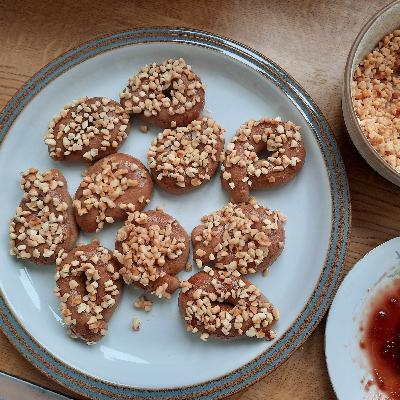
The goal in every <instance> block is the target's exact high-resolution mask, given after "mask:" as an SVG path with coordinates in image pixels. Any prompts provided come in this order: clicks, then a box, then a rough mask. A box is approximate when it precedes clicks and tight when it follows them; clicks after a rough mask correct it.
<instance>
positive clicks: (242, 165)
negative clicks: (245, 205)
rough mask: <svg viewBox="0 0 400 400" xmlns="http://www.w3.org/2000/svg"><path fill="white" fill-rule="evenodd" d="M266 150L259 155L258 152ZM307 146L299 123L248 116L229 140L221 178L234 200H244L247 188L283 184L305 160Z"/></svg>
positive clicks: (237, 201)
mask: <svg viewBox="0 0 400 400" xmlns="http://www.w3.org/2000/svg"><path fill="white" fill-rule="evenodd" d="M262 151H266V152H267V153H268V156H267V158H265V159H260V158H259V157H258V154H259V153H261V152H262ZM305 156H306V150H305V147H304V142H303V140H302V137H301V134H300V127H298V126H296V125H295V124H293V123H292V122H290V121H288V122H283V121H281V119H280V118H276V119H271V118H263V119H261V120H259V121H255V120H251V121H249V122H247V123H245V124H243V125H241V126H240V128H239V130H238V131H237V132H236V134H235V136H234V137H233V138H232V140H231V142H230V143H228V146H227V149H226V152H225V157H224V158H225V159H224V162H223V164H222V174H221V182H222V186H223V188H224V189H225V190H226V191H227V192H228V193H229V196H230V198H231V201H233V202H235V203H242V202H247V201H248V200H249V198H250V189H262V188H266V187H269V186H277V185H283V184H285V183H287V182H289V181H290V180H291V179H293V178H294V177H295V176H296V175H297V174H298V173H299V172H300V170H301V168H302V167H303V164H304V160H305Z"/></svg>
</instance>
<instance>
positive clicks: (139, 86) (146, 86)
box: [120, 58, 204, 117]
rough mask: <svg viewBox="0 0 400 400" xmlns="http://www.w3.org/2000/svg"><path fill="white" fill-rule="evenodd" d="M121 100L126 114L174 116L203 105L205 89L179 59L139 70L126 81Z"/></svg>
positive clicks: (189, 68)
mask: <svg viewBox="0 0 400 400" xmlns="http://www.w3.org/2000/svg"><path fill="white" fill-rule="evenodd" d="M120 97H121V103H122V105H123V106H124V108H125V110H126V112H128V113H134V114H140V113H143V114H144V116H145V117H151V116H157V115H158V114H159V113H160V112H162V111H163V112H166V113H168V114H169V115H170V116H174V115H176V114H178V115H179V114H184V113H185V112H187V111H190V110H191V109H192V108H193V107H194V106H195V105H196V104H198V103H200V102H202V101H203V97H204V86H203V84H202V83H201V82H200V79H199V78H198V77H197V75H196V74H194V73H193V72H192V69H191V66H190V65H188V64H186V62H185V61H184V60H183V59H182V58H180V59H179V60H172V59H170V60H166V61H164V62H163V63H162V64H156V63H153V64H150V65H145V66H144V67H142V68H141V69H140V70H139V72H138V73H137V74H136V75H135V76H132V77H131V78H129V81H128V86H127V87H126V88H125V89H124V90H123V91H122V92H121V93H120Z"/></svg>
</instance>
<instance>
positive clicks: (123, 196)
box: [73, 153, 153, 232]
mask: <svg viewBox="0 0 400 400" xmlns="http://www.w3.org/2000/svg"><path fill="white" fill-rule="evenodd" d="M152 192H153V181H152V179H151V176H150V174H149V173H148V171H147V169H146V167H145V166H144V165H143V164H142V163H141V162H140V161H139V160H138V159H137V158H134V157H132V156H130V155H128V154H123V153H115V154H111V155H109V156H107V157H105V158H103V159H101V160H99V161H97V162H96V163H95V164H94V165H92V166H91V167H90V168H89V169H88V170H87V171H86V172H85V177H84V178H83V180H82V182H81V184H80V185H79V188H78V190H77V191H76V194H75V198H74V202H73V204H74V207H75V216H76V221H77V223H78V225H79V226H80V228H81V229H82V230H84V231H85V232H94V231H99V230H100V229H102V228H103V226H104V224H106V223H109V224H111V223H113V222H114V221H122V220H124V219H126V218H127V212H128V211H131V212H132V211H134V210H138V211H141V210H143V209H144V208H145V207H146V205H147V204H148V203H149V202H150V199H151V195H152Z"/></svg>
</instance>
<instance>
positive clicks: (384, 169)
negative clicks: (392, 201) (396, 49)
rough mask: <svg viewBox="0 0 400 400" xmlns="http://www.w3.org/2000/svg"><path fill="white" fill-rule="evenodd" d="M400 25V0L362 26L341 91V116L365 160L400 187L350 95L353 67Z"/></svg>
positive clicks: (398, 177)
mask: <svg viewBox="0 0 400 400" xmlns="http://www.w3.org/2000/svg"><path fill="white" fill-rule="evenodd" d="M399 28H400V1H395V2H393V3H391V4H389V5H388V6H386V7H385V8H383V9H382V10H380V11H379V12H378V13H377V14H375V15H374V16H373V17H372V18H371V19H370V20H369V21H368V22H367V23H366V24H365V25H364V27H363V28H362V29H361V31H360V33H359V34H358V35H357V37H356V39H355V41H354V43H353V46H352V47H351V50H350V53H349V56H348V58H347V63H346V68H345V71H344V85H343V94H342V109H343V117H344V121H345V123H346V127H347V130H348V132H349V134H350V137H351V140H352V141H353V143H354V145H355V146H356V147H357V150H358V151H359V152H360V154H361V155H362V156H363V157H364V159H365V161H367V163H368V164H369V165H370V166H371V167H372V168H373V169H374V170H375V171H376V172H378V173H379V174H380V175H382V176H383V177H384V178H386V179H387V180H389V181H390V182H392V183H394V184H395V185H397V186H400V174H399V173H398V172H396V171H395V170H394V169H393V168H392V167H391V166H390V165H389V164H388V163H387V162H386V161H385V160H384V159H383V158H382V157H381V156H380V155H379V154H378V153H377V152H376V150H375V149H374V148H373V147H372V145H371V143H370V142H369V141H368V140H367V138H366V137H365V135H364V133H363V132H362V130H361V127H360V125H359V123H358V120H357V116H356V113H355V111H354V107H353V102H352V97H351V82H352V79H353V75H354V70H355V69H356V68H357V66H358V64H359V63H360V62H361V61H362V60H363V59H364V57H365V56H366V55H367V54H369V53H370V52H371V51H372V50H373V49H374V48H375V47H376V45H377V44H378V42H379V41H380V40H381V39H382V38H383V37H384V36H385V35H387V34H388V33H390V32H393V31H394V30H396V29H399Z"/></svg>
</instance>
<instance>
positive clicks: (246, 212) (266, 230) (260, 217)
mask: <svg viewBox="0 0 400 400" xmlns="http://www.w3.org/2000/svg"><path fill="white" fill-rule="evenodd" d="M284 221H285V217H284V216H283V215H282V214H281V213H280V212H279V211H270V210H268V209H266V208H264V207H261V206H259V205H258V204H257V203H256V202H255V200H253V199H252V200H251V201H250V203H248V204H233V203H228V204H227V205H226V206H225V207H224V208H223V209H222V210H218V211H215V212H214V213H212V214H210V215H206V216H204V217H203V218H202V222H203V224H202V225H199V226H198V227H196V228H195V229H194V230H193V232H192V243H193V253H194V255H193V258H194V259H195V262H196V264H197V265H198V266H199V267H200V268H204V267H205V266H213V267H216V268H219V269H226V270H231V271H232V270H237V271H239V272H240V273H242V274H247V273H254V272H256V271H257V270H259V269H261V270H262V269H265V268H267V267H268V266H269V263H271V262H272V261H273V260H275V259H276V257H277V256H278V255H279V254H280V252H281V249H282V247H281V246H279V242H281V241H283V240H284V232H283V222H284Z"/></svg>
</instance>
